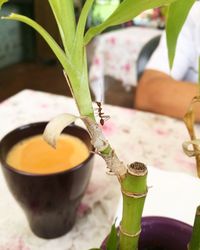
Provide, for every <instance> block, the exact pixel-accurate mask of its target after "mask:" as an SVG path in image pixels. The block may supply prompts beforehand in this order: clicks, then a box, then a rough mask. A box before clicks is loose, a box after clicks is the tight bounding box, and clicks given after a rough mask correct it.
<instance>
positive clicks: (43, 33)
mask: <svg viewBox="0 0 200 250" xmlns="http://www.w3.org/2000/svg"><path fill="white" fill-rule="evenodd" d="M1 18H2V19H8V20H16V21H20V22H23V23H26V24H28V25H29V26H31V27H32V28H33V29H35V30H36V31H37V32H38V33H39V34H40V35H41V36H42V37H43V38H44V40H45V41H46V42H47V43H48V45H49V46H50V48H51V49H52V50H53V52H54V54H55V55H56V56H57V58H58V60H59V61H60V63H61V64H62V66H63V68H64V69H65V70H66V72H67V73H68V72H69V71H72V67H71V63H70V61H69V60H68V58H67V57H66V55H65V53H64V51H63V50H62V49H61V48H60V46H59V45H58V44H57V43H56V41H55V40H54V39H53V37H52V36H51V35H50V34H49V33H48V32H47V31H46V30H45V29H44V28H43V27H42V26H40V25H39V24H38V23H37V22H35V21H34V20H32V19H31V18H28V17H26V16H23V15H19V14H14V13H12V14H11V15H10V16H7V17H1Z"/></svg>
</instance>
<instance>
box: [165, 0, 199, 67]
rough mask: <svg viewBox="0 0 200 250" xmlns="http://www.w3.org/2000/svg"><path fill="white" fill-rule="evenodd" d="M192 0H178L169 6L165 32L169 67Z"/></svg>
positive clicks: (192, 2) (193, 0)
mask: <svg viewBox="0 0 200 250" xmlns="http://www.w3.org/2000/svg"><path fill="white" fill-rule="evenodd" d="M194 2H195V0H179V1H176V2H174V3H172V4H171V5H170V7H169V10H168V18H167V25H166V32H167V46H168V57H169V65H170V68H172V65H173V61H174V56H175V51H176V45H177V39H178V35H179V33H180V31H181V29H182V27H183V24H184V22H185V20H186V18H187V15H188V13H189V11H190V9H191V7H192V5H193V4H194Z"/></svg>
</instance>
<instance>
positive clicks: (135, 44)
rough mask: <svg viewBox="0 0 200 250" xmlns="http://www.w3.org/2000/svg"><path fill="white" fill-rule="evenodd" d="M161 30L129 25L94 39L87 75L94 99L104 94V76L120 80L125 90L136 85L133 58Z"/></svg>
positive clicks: (100, 98) (134, 58) (134, 61)
mask: <svg viewBox="0 0 200 250" xmlns="http://www.w3.org/2000/svg"><path fill="white" fill-rule="evenodd" d="M161 32H162V31H161V30H158V29H154V28H145V27H129V28H125V29H121V30H117V31H112V32H107V33H105V34H103V35H100V36H97V37H96V39H95V40H94V47H95V50H94V55H93V59H92V63H91V66H90V72H89V78H90V83H91V88H92V90H93V92H94V94H95V97H96V100H97V101H101V100H102V99H103V98H104V96H103V95H102V93H104V90H105V86H104V76H105V75H108V76H112V77H113V78H115V79H117V80H120V81H122V83H123V85H124V87H125V88H126V89H127V90H128V89H129V88H130V86H133V85H136V83H137V81H136V60H137V58H138V55H139V52H140V50H141V49H142V47H143V46H144V45H145V43H147V42H148V41H149V40H150V39H151V38H153V37H155V36H157V35H159V34H161Z"/></svg>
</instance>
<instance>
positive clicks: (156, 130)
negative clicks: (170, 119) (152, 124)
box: [155, 128, 170, 136]
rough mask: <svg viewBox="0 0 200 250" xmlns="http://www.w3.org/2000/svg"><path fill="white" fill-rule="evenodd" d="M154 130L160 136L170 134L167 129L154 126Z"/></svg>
mask: <svg viewBox="0 0 200 250" xmlns="http://www.w3.org/2000/svg"><path fill="white" fill-rule="evenodd" d="M155 132H156V134H158V135H161V136H168V135H169V134H170V132H169V131H166V130H163V129H161V128H156V129H155Z"/></svg>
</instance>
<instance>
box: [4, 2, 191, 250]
mask: <svg viewBox="0 0 200 250" xmlns="http://www.w3.org/2000/svg"><path fill="white" fill-rule="evenodd" d="M6 2H8V0H0V7H2V5H3V4H4V3H6ZM48 2H49V4H50V7H51V9H52V12H53V15H54V17H55V19H56V22H57V26H58V29H59V32H60V36H61V41H62V46H60V45H59V44H58V43H57V42H56V41H55V40H54V39H53V38H52V37H51V35H50V34H49V33H48V32H47V31H46V30H45V29H44V28H43V27H41V26H40V25H39V24H38V23H37V22H35V21H34V20H32V19H30V18H28V17H26V16H23V15H19V14H14V13H12V14H10V15H9V16H6V17H2V19H7V20H18V21H21V22H23V23H26V24H28V25H29V26H31V27H32V28H33V29H35V30H36V31H37V32H38V33H39V34H40V35H41V36H42V37H43V38H44V40H45V41H46V42H47V43H48V45H49V46H50V48H51V49H52V51H53V52H54V53H55V55H56V57H57V59H58V60H59V62H60V64H61V65H62V67H63V73H64V75H65V78H66V82H67V84H68V85H69V88H70V90H71V93H72V96H73V98H74V100H75V102H76V105H77V107H78V110H79V113H80V116H79V117H77V116H74V115H73V114H62V115H60V116H59V117H57V118H55V119H53V120H52V121H51V122H50V123H49V124H48V125H47V128H46V129H45V132H44V137H45V139H46V140H47V141H48V143H50V144H51V145H52V146H53V147H55V146H56V139H57V137H58V136H59V134H60V133H61V131H62V130H63V129H64V127H66V126H67V125H69V124H70V123H71V122H74V121H75V120H76V119H78V118H79V119H82V121H83V122H84V124H85V126H86V127H87V130H88V132H89V134H90V136H91V142H92V144H93V146H94V147H95V151H96V153H97V154H99V155H100V156H101V157H102V158H103V159H104V160H105V162H106V166H107V168H108V169H109V172H110V173H112V174H114V175H116V177H117V178H118V180H119V185H120V186H121V191H122V194H123V215H122V221H121V224H120V227H119V229H120V230H119V236H118V235H117V234H116V233H115V230H112V236H113V235H114V236H113V238H114V239H115V240H114V241H112V243H110V244H112V246H111V248H110V249H113V250H115V249H117V248H118V245H119V249H120V250H136V249H137V245H138V239H139V235H140V231H141V216H142V211H143V206H144V202H145V197H146V195H147V191H148V188H147V184H146V179H147V168H146V166H145V165H144V164H142V163H138V162H135V163H131V164H126V163H124V162H122V161H120V159H119V158H118V157H117V155H116V153H115V151H114V149H113V148H112V147H111V145H110V144H109V142H108V140H107V139H106V138H105V137H104V135H103V133H102V129H101V125H99V124H98V122H97V121H96V120H95V115H94V110H93V106H92V100H91V95H90V89H89V81H88V65H87V57H86V46H87V44H88V43H89V42H90V41H91V40H92V39H93V38H94V37H95V36H97V35H98V34H100V33H101V32H102V31H104V30H105V29H107V28H108V27H111V26H114V25H119V24H121V23H124V22H127V21H129V20H131V19H133V18H134V17H135V16H137V15H138V14H140V13H141V12H143V11H145V10H147V9H152V8H156V7H160V6H167V7H168V14H167V21H166V31H167V44H168V53H169V62H170V67H172V64H173V59H174V55H175V49H176V42H177V38H178V35H179V32H180V30H181V28H182V25H183V24H184V22H185V20H186V17H187V15H188V12H189V10H190V8H191V7H192V5H193V3H194V2H195V0H123V1H121V3H120V4H119V6H118V7H117V9H116V10H115V11H114V12H113V13H112V14H111V15H110V16H109V17H108V18H107V19H106V20H105V21H104V22H102V23H101V24H99V25H98V26H94V27H91V28H89V29H88V30H87V32H85V27H86V22H87V18H88V15H89V12H90V9H91V7H92V5H93V2H94V0H86V1H85V4H84V6H83V8H82V11H81V13H80V16H79V20H78V22H76V20H75V12H74V1H73V0H48ZM133 46H134V45H133ZM102 119H103V118H102ZM133 160H134V159H133ZM113 228H114V227H113ZM117 242H119V243H117ZM194 249H195V248H193V247H191V248H190V250H194Z"/></svg>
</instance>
